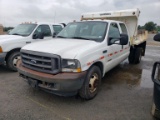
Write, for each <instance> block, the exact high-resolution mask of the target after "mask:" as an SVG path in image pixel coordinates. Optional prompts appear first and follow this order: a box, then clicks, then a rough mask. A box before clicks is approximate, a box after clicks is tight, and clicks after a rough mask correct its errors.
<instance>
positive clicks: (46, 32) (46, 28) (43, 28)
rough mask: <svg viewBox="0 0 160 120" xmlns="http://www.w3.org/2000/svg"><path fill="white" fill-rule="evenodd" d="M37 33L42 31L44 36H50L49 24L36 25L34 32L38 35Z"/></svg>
mask: <svg viewBox="0 0 160 120" xmlns="http://www.w3.org/2000/svg"><path fill="white" fill-rule="evenodd" d="M39 33H43V35H44V37H47V36H51V30H50V27H49V25H40V26H38V28H37V29H36V30H35V32H34V34H36V35H38V34H39Z"/></svg>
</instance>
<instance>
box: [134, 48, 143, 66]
mask: <svg viewBox="0 0 160 120" xmlns="http://www.w3.org/2000/svg"><path fill="white" fill-rule="evenodd" d="M141 58H142V49H141V48H136V51H135V60H134V63H135V64H138V63H140V62H141Z"/></svg>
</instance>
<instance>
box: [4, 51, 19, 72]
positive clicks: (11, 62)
mask: <svg viewBox="0 0 160 120" xmlns="http://www.w3.org/2000/svg"><path fill="white" fill-rule="evenodd" d="M19 59H20V52H19V51H15V52H13V53H11V54H10V55H9V57H8V59H7V67H8V68H9V69H10V70H12V71H15V72H16V71H17V67H16V66H17V61H18V60H19Z"/></svg>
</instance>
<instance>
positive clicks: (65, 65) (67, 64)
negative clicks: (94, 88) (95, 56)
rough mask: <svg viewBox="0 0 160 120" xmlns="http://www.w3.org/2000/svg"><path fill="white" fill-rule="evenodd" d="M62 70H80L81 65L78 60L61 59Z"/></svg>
mask: <svg viewBox="0 0 160 120" xmlns="http://www.w3.org/2000/svg"><path fill="white" fill-rule="evenodd" d="M62 72H81V65H80V62H79V61H78V60H69V59H63V60H62Z"/></svg>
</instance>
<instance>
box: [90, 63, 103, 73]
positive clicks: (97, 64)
mask: <svg viewBox="0 0 160 120" xmlns="http://www.w3.org/2000/svg"><path fill="white" fill-rule="evenodd" d="M93 65H95V66H97V67H99V68H100V70H101V74H102V76H103V69H104V67H103V63H102V62H96V63H94V64H93Z"/></svg>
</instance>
